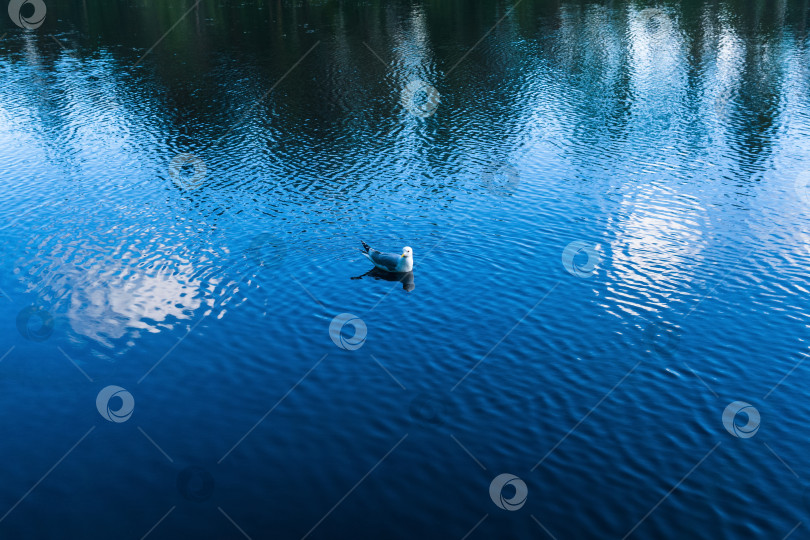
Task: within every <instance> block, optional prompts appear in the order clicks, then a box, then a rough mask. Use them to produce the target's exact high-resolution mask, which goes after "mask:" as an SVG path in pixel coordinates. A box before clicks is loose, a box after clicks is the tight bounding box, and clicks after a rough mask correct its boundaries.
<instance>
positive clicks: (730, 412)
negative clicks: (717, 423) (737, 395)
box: [723, 401, 760, 439]
mask: <svg viewBox="0 0 810 540" xmlns="http://www.w3.org/2000/svg"><path fill="white" fill-rule="evenodd" d="M740 413H743V414H744V415H745V416H746V417H747V418H748V422H747V423H746V424H745V425H739V424H738V423H737V422H736V420H737V416H739V414H740ZM759 420H760V418H759V411H758V410H757V409H756V408H755V407H754V406H753V405H751V404H750V403H746V402H744V401H733V402H731V403H729V405H728V407H726V409H725V410H724V411H723V427H725V428H726V431H728V432H729V433H731V434H732V435H734V436H735V437H738V438H740V439H750V438H751V437H753V436H754V435H756V434H757V431H759Z"/></svg>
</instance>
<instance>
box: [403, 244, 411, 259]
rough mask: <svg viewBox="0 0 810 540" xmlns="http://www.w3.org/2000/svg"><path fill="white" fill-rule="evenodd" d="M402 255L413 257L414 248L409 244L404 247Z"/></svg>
mask: <svg viewBox="0 0 810 540" xmlns="http://www.w3.org/2000/svg"><path fill="white" fill-rule="evenodd" d="M401 256H402V257H413V250H412V249H411V248H409V247H408V246H405V247H404V248H402V255H401Z"/></svg>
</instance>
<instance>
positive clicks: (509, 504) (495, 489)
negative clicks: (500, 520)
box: [489, 473, 529, 512]
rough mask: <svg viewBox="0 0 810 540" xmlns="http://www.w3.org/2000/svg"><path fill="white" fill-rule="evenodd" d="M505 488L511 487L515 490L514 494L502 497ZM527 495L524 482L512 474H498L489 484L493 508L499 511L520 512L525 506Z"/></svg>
mask: <svg viewBox="0 0 810 540" xmlns="http://www.w3.org/2000/svg"><path fill="white" fill-rule="evenodd" d="M506 486H511V487H512V488H514V490H515V494H514V495H512V496H511V497H509V498H507V497H504V494H503V491H504V488H505V487H506ZM528 495H529V488H527V487H526V482H524V481H523V480H521V479H520V478H518V477H517V476H515V475H514V474H508V473H504V474H499V475H498V476H496V477H495V478H494V479H493V480H492V483H491V484H489V497H490V498H491V499H492V502H494V503H495V506H497V507H498V508H500V509H501V510H509V511H510V512H514V511H515V510H520V509H521V508H523V505H524V504H526V497H528Z"/></svg>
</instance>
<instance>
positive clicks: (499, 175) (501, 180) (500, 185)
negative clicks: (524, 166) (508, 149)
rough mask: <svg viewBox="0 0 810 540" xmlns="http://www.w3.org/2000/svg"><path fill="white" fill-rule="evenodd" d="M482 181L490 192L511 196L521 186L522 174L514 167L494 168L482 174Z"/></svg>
mask: <svg viewBox="0 0 810 540" xmlns="http://www.w3.org/2000/svg"><path fill="white" fill-rule="evenodd" d="M481 181H482V182H483V183H484V187H486V188H487V189H488V190H489V191H491V192H493V193H495V194H497V195H509V194H510V193H513V192H514V191H515V190H516V189H517V187H518V185H519V184H520V172H519V171H518V170H517V167H515V166H514V165H503V166H501V167H498V168H494V167H492V168H489V169H487V170H485V171H484V172H483V173H482V174H481Z"/></svg>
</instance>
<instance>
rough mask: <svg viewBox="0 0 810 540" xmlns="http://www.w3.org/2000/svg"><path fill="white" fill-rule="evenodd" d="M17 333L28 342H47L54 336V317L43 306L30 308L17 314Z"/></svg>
mask: <svg viewBox="0 0 810 540" xmlns="http://www.w3.org/2000/svg"><path fill="white" fill-rule="evenodd" d="M17 331H18V332H19V333H20V335H21V336H22V337H24V338H25V339H27V340H28V341H36V342H40V341H45V340H46V339H48V338H49V337H51V334H53V315H51V314H50V312H49V311H48V310H46V309H45V308H43V307H41V306H28V307H26V308H23V309H22V311H20V312H19V313H18V314H17Z"/></svg>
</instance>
